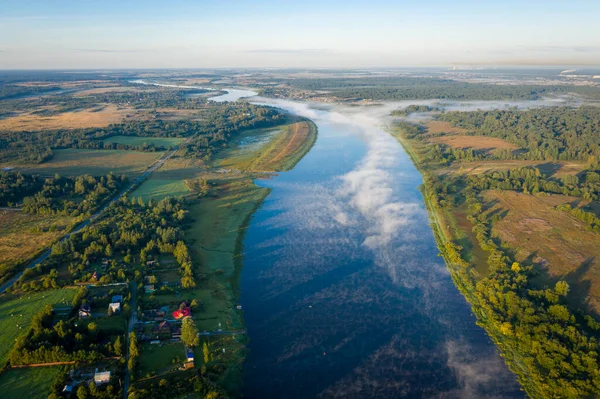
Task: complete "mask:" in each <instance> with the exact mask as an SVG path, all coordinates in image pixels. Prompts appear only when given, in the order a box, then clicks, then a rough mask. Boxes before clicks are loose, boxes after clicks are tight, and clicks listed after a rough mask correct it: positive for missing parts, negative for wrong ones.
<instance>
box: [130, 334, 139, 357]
mask: <svg viewBox="0 0 600 399" xmlns="http://www.w3.org/2000/svg"><path fill="white" fill-rule="evenodd" d="M139 355H140V350H139V348H138V345H137V337H136V335H135V333H134V332H131V333H130V334H129V356H130V357H134V358H135V357H138V356H139Z"/></svg>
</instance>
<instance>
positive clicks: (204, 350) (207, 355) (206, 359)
mask: <svg viewBox="0 0 600 399" xmlns="http://www.w3.org/2000/svg"><path fill="white" fill-rule="evenodd" d="M202 353H203V354H204V363H205V364H208V363H210V349H209V347H208V343H206V342H204V345H203V346H202Z"/></svg>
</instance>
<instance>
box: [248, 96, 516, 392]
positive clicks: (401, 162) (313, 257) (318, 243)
mask: <svg viewBox="0 0 600 399" xmlns="http://www.w3.org/2000/svg"><path fill="white" fill-rule="evenodd" d="M276 105H278V106H281V107H284V108H287V109H288V110H290V111H293V112H296V113H299V114H301V115H304V116H307V117H310V118H311V119H313V120H314V121H315V122H316V123H317V125H318V127H319V138H318V140H317V143H316V145H315V146H314V147H313V149H312V150H311V152H310V153H309V154H308V155H307V156H306V157H305V158H304V159H303V160H302V161H301V162H300V163H299V164H298V165H297V166H296V168H295V169H294V170H293V171H291V172H288V173H282V174H280V175H279V176H277V177H275V178H274V179H272V180H268V181H260V182H259V184H261V185H265V186H268V187H272V188H273V190H272V192H271V194H270V195H269V197H268V198H267V199H266V201H265V203H264V204H263V206H262V207H261V208H260V209H259V210H258V211H257V212H256V213H255V214H254V217H253V220H252V222H251V225H250V227H249V228H248V230H247V234H246V237H245V242H244V243H245V261H244V268H243V271H242V283H241V287H242V297H241V301H242V304H243V305H244V318H245V322H246V326H247V330H248V335H249V338H250V343H249V349H250V351H249V355H248V358H247V362H246V365H245V370H244V371H245V381H244V385H245V392H244V394H245V397H249V398H312V397H327V398H329V397H332V398H336V397H339V398H348V397H350V398H353V397H354V398H366V397H381V398H387V397H402V396H407V397H448V398H454V397H457V398H458V397H520V396H522V394H521V393H520V391H519V387H518V385H517V383H516V379H515V377H514V376H513V375H512V374H510V373H509V372H508V370H507V368H506V366H505V365H504V363H503V362H502V360H501V358H500V357H499V355H498V354H497V352H496V350H495V347H494V346H493V344H492V343H491V342H490V340H489V339H488V338H487V336H486V335H485V333H484V331H483V330H481V329H480V328H479V327H477V326H476V325H475V318H474V316H473V315H472V314H471V312H470V309H469V306H468V304H467V303H466V302H465V300H464V298H463V297H462V296H461V295H460V293H459V292H458V291H457V289H456V288H455V287H454V285H453V283H452V280H451V278H450V276H449V274H448V272H447V271H446V269H445V265H444V263H443V260H442V259H441V258H439V257H438V256H437V254H438V251H437V248H436V245H435V242H434V239H433V236H432V233H431V229H430V227H429V225H428V217H427V213H426V211H425V209H424V205H423V200H422V197H421V194H420V192H419V191H418V189H417V187H418V185H419V184H420V182H421V177H420V175H419V173H418V172H417V171H416V170H415V168H414V167H413V165H412V164H411V162H410V160H409V159H408V157H407V156H406V154H405V153H404V151H403V150H402V148H401V147H400V145H399V144H398V143H397V142H396V141H395V140H394V139H392V138H391V137H390V136H389V135H387V134H386V133H385V132H383V131H382V130H381V129H379V128H378V125H379V124H380V123H381V122H380V120H379V119H378V118H376V117H374V114H368V113H367V114H365V113H361V112H357V111H352V113H351V112H334V111H331V112H327V111H315V110H312V109H309V108H308V107H307V106H305V105H302V104H294V103H290V102H277V103H276ZM369 112H371V111H369ZM375 112H381V111H375Z"/></svg>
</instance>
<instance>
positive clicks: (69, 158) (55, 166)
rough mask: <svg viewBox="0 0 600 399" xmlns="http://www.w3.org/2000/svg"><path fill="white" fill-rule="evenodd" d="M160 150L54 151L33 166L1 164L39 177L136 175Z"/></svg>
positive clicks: (151, 161)
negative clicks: (50, 155)
mask: <svg viewBox="0 0 600 399" xmlns="http://www.w3.org/2000/svg"><path fill="white" fill-rule="evenodd" d="M162 154H163V153H162V152H138V151H125V150H79V149H66V150H54V156H53V157H52V159H51V160H49V161H47V162H44V163H42V164H35V165H18V166H17V165H0V166H14V170H15V171H20V172H23V173H37V174H40V175H42V176H53V175H54V174H56V173H58V174H59V175H62V176H79V175H83V174H86V173H87V174H90V175H92V176H100V175H106V174H108V173H110V172H113V173H115V174H117V175H121V174H125V175H127V176H130V177H132V176H137V175H140V174H141V173H142V172H144V171H145V170H146V169H147V168H148V167H149V166H150V165H152V164H153V163H154V162H155V161H156V160H157V159H158V158H160V157H161V155H162Z"/></svg>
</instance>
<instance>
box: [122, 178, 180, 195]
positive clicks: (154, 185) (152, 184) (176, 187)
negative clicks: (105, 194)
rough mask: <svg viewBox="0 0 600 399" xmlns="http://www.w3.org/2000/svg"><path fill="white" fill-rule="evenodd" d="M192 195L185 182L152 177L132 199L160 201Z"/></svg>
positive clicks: (136, 190) (133, 193)
mask: <svg viewBox="0 0 600 399" xmlns="http://www.w3.org/2000/svg"><path fill="white" fill-rule="evenodd" d="M189 193H190V190H189V188H188V187H187V185H186V184H185V180H167V179H155V178H153V177H150V179H148V180H147V181H145V182H144V183H143V184H142V185H140V186H139V187H138V188H136V189H135V190H134V191H133V192H132V193H131V194H130V196H131V197H134V198H137V197H142V199H143V200H144V201H148V200H150V199H152V200H155V201H160V200H161V199H163V198H166V197H182V196H184V195H187V194H189Z"/></svg>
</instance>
